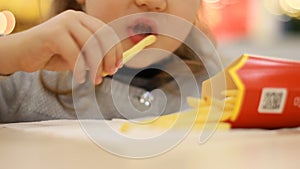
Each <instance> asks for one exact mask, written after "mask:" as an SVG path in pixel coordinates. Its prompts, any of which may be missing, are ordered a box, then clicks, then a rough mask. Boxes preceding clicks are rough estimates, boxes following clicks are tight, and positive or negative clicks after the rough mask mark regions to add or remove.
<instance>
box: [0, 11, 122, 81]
mask: <svg viewBox="0 0 300 169" xmlns="http://www.w3.org/2000/svg"><path fill="white" fill-rule="evenodd" d="M103 27H105V29H104V31H105V36H106V37H107V33H109V34H110V33H111V34H112V33H113V32H112V31H110V29H109V28H108V26H105V24H104V23H103V22H102V21H100V20H98V19H96V18H94V17H92V16H89V15H87V14H85V13H83V12H76V11H66V12H63V13H61V14H59V15H57V16H56V17H53V18H52V19H50V20H48V21H47V22H45V23H42V24H40V25H38V26H36V27H34V28H31V29H29V30H27V31H24V32H20V33H16V34H12V35H9V36H6V37H0V74H10V73H14V72H16V71H26V72H33V71H37V70H40V69H43V68H46V69H48V70H72V71H73V73H74V76H75V79H76V80H77V81H78V82H84V80H85V72H86V67H88V68H89V70H90V78H91V79H93V80H94V82H95V83H96V84H99V83H101V81H102V76H101V73H102V71H105V72H108V73H109V74H113V73H114V72H115V71H116V70H117V69H118V66H119V64H120V63H121V62H122V53H123V51H122V47H121V46H120V44H118V45H116V46H115V47H114V48H113V49H112V50H110V51H109V52H108V54H107V55H106V56H105V57H104V60H103V62H102V63H100V64H99V61H100V60H101V57H102V56H101V55H104V53H103V50H104V49H103V48H105V45H107V44H104V40H105V39H103V37H101V36H102V34H100V35H101V36H94V39H93V40H94V41H91V43H90V44H92V45H93V47H91V46H92V45H90V47H89V46H87V47H86V48H84V51H81V49H82V48H83V46H84V45H85V44H86V42H87V41H88V39H89V38H90V37H91V36H92V35H93V34H94V33H95V32H96V31H97V30H99V28H103ZM112 35H113V34H112ZM106 40H107V39H106ZM82 53H83V54H84V57H78V56H79V55H80V54H82ZM77 59H78V62H77ZM98 65H100V66H98ZM75 66H76V69H75V70H74V68H75Z"/></svg>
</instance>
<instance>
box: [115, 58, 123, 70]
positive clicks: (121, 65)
mask: <svg viewBox="0 0 300 169" xmlns="http://www.w3.org/2000/svg"><path fill="white" fill-rule="evenodd" d="M123 65H124V63H123V60H122V59H121V60H120V61H119V62H118V65H117V67H118V68H119V69H120V68H122V67H123Z"/></svg>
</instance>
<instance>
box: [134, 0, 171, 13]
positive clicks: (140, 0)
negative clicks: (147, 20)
mask: <svg viewBox="0 0 300 169" xmlns="http://www.w3.org/2000/svg"><path fill="white" fill-rule="evenodd" d="M135 2H136V4H137V5H138V6H139V7H143V8H148V9H149V10H151V11H157V12H161V11H164V10H165V9H166V8H167V0H135Z"/></svg>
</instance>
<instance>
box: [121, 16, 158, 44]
mask: <svg viewBox="0 0 300 169" xmlns="http://www.w3.org/2000/svg"><path fill="white" fill-rule="evenodd" d="M139 24H143V25H146V26H148V27H149V28H151V32H146V34H139V33H137V32H135V30H134V28H135V26H137V25H139ZM127 33H128V35H129V36H130V39H131V41H132V42H133V43H134V44H136V43H138V42H139V41H141V40H142V39H143V38H145V37H146V36H147V35H149V34H154V35H156V34H157V24H156V23H155V21H154V20H152V19H150V18H147V17H142V18H138V19H136V20H134V21H133V22H132V24H131V25H129V26H128V29H127Z"/></svg>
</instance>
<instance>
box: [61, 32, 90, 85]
mask: <svg viewBox="0 0 300 169" xmlns="http://www.w3.org/2000/svg"><path fill="white" fill-rule="evenodd" d="M58 42H60V43H61V44H64V45H58V46H57V47H58V52H59V53H61V55H62V57H63V59H65V60H66V62H67V63H68V65H69V68H70V70H72V71H73V73H74V77H75V80H76V81H77V82H78V83H84V81H85V61H84V58H83V56H82V55H81V54H80V53H81V52H80V49H79V47H78V46H77V44H76V43H75V41H74V39H73V38H72V37H71V36H70V35H69V34H63V35H62V36H60V37H59V38H58ZM79 54H80V56H79Z"/></svg>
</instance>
